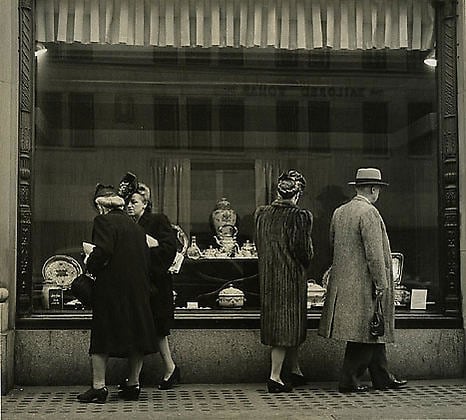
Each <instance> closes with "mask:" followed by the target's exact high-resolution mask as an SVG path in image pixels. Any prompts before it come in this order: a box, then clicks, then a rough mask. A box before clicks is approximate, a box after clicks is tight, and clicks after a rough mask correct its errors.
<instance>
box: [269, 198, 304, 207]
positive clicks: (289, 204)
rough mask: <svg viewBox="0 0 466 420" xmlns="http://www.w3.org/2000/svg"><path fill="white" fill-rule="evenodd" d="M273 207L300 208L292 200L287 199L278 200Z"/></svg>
mask: <svg viewBox="0 0 466 420" xmlns="http://www.w3.org/2000/svg"><path fill="white" fill-rule="evenodd" d="M272 206H283V207H298V206H297V205H296V204H294V203H293V202H292V201H291V200H289V199H286V198H277V199H276V200H275V201H273V202H272Z"/></svg>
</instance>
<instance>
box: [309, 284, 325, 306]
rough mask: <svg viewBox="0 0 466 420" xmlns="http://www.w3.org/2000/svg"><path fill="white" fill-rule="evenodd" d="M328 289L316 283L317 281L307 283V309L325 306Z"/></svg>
mask: <svg viewBox="0 0 466 420" xmlns="http://www.w3.org/2000/svg"><path fill="white" fill-rule="evenodd" d="M325 292H326V289H325V288H324V287H322V286H320V285H319V284H317V283H316V282H315V280H312V279H310V280H308V281H307V308H308V309H310V308H311V307H313V306H323V305H324V299H325Z"/></svg>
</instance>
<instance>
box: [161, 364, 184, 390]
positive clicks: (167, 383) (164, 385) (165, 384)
mask: <svg viewBox="0 0 466 420" xmlns="http://www.w3.org/2000/svg"><path fill="white" fill-rule="evenodd" d="M180 377H181V372H180V368H179V367H178V366H175V370H174V371H173V373H172V374H171V375H170V377H169V378H168V379H167V380H165V379H163V378H162V380H161V381H160V383H159V389H171V388H173V387H174V386H175V385H176V384H178V383H179V382H180Z"/></svg>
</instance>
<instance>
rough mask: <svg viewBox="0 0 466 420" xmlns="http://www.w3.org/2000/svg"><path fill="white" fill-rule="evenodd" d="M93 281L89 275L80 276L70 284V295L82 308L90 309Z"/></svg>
mask: <svg viewBox="0 0 466 420" xmlns="http://www.w3.org/2000/svg"><path fill="white" fill-rule="evenodd" d="M94 283H95V280H94V279H93V278H92V277H91V276H90V275H89V274H81V275H79V276H78V277H76V278H75V279H74V280H73V281H72V282H71V293H73V296H74V297H75V298H76V299H78V300H79V301H80V302H81V303H82V304H83V305H84V306H86V307H88V308H92V302H93V296H94Z"/></svg>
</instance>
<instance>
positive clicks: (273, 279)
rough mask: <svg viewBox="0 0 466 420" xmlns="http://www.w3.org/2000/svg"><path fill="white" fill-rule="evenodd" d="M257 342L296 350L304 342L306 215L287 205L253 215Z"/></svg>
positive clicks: (309, 224)
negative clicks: (258, 308)
mask: <svg viewBox="0 0 466 420" xmlns="http://www.w3.org/2000/svg"><path fill="white" fill-rule="evenodd" d="M255 221H256V239H255V240H256V246H257V251H258V256H259V284H260V298H261V341H262V343H263V344H266V345H271V346H285V347H292V346H298V345H299V344H301V343H302V342H303V341H304V340H305V338H306V330H307V275H306V269H307V268H308V266H309V264H310V262H311V258H312V255H313V248H312V239H311V231H312V214H311V212H309V211H308V210H301V209H300V208H299V207H297V206H296V205H294V204H293V203H292V202H291V201H289V200H276V201H274V202H273V203H272V204H271V205H268V206H262V207H259V208H258V209H257V210H256V215H255Z"/></svg>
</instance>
